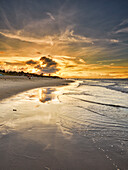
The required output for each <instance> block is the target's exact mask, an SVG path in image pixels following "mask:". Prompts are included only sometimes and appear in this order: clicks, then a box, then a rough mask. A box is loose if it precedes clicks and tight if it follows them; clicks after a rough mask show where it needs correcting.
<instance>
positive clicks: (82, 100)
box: [0, 79, 128, 170]
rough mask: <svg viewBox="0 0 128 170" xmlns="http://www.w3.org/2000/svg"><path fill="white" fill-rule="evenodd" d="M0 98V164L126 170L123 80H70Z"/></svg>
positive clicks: (127, 109) (127, 106) (127, 101)
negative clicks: (59, 84) (64, 83)
mask: <svg viewBox="0 0 128 170" xmlns="http://www.w3.org/2000/svg"><path fill="white" fill-rule="evenodd" d="M73 80H74V82H73V83H71V84H69V85H67V86H61V87H42V88H37V89H32V90H29V91H25V92H23V93H20V94H17V95H15V96H12V97H10V98H8V99H5V100H2V101H1V102H0V169H1V170H6V169H7V170H8V169H9V170H15V169H18V170H20V169H25V170H29V169H31V170H32V169H33V170H40V169H41V170H43V169H44V170H45V169H48V170H77V169H78V170H111V169H112V170H114V169H115V170H128V79H77V80H76V79H73Z"/></svg>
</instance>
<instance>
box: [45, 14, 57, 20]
mask: <svg viewBox="0 0 128 170" xmlns="http://www.w3.org/2000/svg"><path fill="white" fill-rule="evenodd" d="M46 14H47V15H48V16H49V17H50V18H51V19H52V20H54V21H55V17H54V16H53V15H52V14H51V13H50V12H46Z"/></svg>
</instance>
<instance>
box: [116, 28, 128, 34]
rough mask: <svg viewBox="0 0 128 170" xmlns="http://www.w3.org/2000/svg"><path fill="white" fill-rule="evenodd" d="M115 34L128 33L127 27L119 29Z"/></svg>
mask: <svg viewBox="0 0 128 170" xmlns="http://www.w3.org/2000/svg"><path fill="white" fill-rule="evenodd" d="M115 33H116V34H118V33H128V27H126V28H122V29H119V30H117V31H116V32H115Z"/></svg>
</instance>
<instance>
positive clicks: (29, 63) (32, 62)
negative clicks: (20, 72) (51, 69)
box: [26, 60, 38, 65]
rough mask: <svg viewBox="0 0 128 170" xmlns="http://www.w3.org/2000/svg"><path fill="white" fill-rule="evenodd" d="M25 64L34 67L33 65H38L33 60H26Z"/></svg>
mask: <svg viewBox="0 0 128 170" xmlns="http://www.w3.org/2000/svg"><path fill="white" fill-rule="evenodd" d="M26 64H28V65H35V64H38V62H37V61H34V60H28V61H26Z"/></svg>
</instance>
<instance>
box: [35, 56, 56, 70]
mask: <svg viewBox="0 0 128 170" xmlns="http://www.w3.org/2000/svg"><path fill="white" fill-rule="evenodd" d="M49 57H50V56H49ZM49 57H46V56H43V57H41V58H40V61H41V64H38V65H36V66H35V68H37V69H39V70H40V71H41V72H42V73H55V72H57V71H58V70H59V69H58V68H57V63H56V62H55V61H54V60H52V59H51V58H49Z"/></svg>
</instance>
